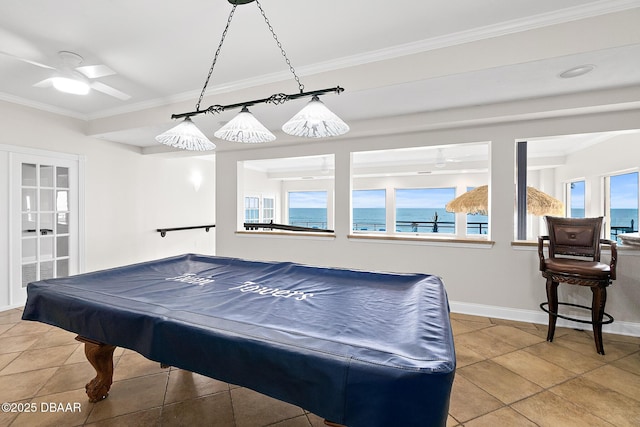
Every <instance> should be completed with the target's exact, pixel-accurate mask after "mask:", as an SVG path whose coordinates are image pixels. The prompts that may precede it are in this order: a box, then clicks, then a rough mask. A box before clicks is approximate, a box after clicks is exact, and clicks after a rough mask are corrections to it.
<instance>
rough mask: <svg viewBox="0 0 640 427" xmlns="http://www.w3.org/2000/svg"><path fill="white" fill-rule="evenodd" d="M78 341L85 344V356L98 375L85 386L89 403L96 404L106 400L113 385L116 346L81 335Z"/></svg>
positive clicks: (77, 338)
mask: <svg viewBox="0 0 640 427" xmlns="http://www.w3.org/2000/svg"><path fill="white" fill-rule="evenodd" d="M76 340H78V341H80V342H82V343H84V354H85V356H87V360H88V361H89V363H91V366H93V368H94V369H95V370H96V374H97V375H96V377H95V378H94V379H92V380H91V381H89V383H87V385H85V386H84V388H85V390H86V391H87V396H89V402H92V403H95V402H99V401H101V400H103V399H106V397H107V396H108V395H109V389H110V388H111V384H112V383H113V351H114V350H115V349H116V346H114V345H109V344H103V343H101V342H98V341H94V340H90V339H88V338H84V337H81V336H79V335H78V336H77V337H76Z"/></svg>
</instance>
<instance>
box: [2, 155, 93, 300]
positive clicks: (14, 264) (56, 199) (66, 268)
mask: <svg viewBox="0 0 640 427" xmlns="http://www.w3.org/2000/svg"><path fill="white" fill-rule="evenodd" d="M10 164H11V181H10V182H11V184H10V188H11V190H10V191H11V195H10V197H11V208H10V236H11V237H10V239H11V242H10V248H11V250H10V268H11V275H10V277H11V292H10V300H11V304H12V305H18V304H22V303H24V301H26V286H27V284H28V283H30V282H33V281H37V280H45V279H51V278H55V277H64V276H68V275H70V274H76V273H78V272H79V220H80V211H79V200H78V199H79V191H78V183H79V179H78V169H79V161H78V160H74V159H67V158H58V157H48V156H39V155H30V154H16V153H12V156H11V160H10Z"/></svg>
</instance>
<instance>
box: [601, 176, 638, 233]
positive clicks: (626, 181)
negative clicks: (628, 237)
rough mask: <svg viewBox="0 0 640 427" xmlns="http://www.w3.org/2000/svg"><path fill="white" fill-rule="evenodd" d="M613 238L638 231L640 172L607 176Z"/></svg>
mask: <svg viewBox="0 0 640 427" xmlns="http://www.w3.org/2000/svg"><path fill="white" fill-rule="evenodd" d="M607 178H608V179H606V180H605V181H608V184H609V185H608V187H609V188H608V189H609V192H608V193H609V197H608V199H609V200H608V204H607V206H608V207H609V209H608V211H609V212H608V213H609V218H608V220H609V224H611V225H610V230H611V239H612V240H616V239H617V236H618V234H622V233H631V232H634V231H638V172H633V173H626V174H621V175H611V176H609V177H607Z"/></svg>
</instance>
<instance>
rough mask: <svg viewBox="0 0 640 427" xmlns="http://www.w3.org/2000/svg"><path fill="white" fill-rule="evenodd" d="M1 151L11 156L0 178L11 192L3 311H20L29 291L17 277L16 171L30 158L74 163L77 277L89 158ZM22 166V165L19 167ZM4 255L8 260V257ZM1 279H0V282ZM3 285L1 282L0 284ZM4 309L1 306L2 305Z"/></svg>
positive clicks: (14, 148) (11, 148)
mask: <svg viewBox="0 0 640 427" xmlns="http://www.w3.org/2000/svg"><path fill="white" fill-rule="evenodd" d="M0 151H5V152H7V153H8V156H7V166H8V167H7V175H6V176H5V177H0V182H1V181H2V180H3V179H5V178H6V180H7V184H8V185H7V189H8V193H7V196H8V200H7V202H8V203H6V205H5V206H6V209H7V212H6V213H5V214H6V217H7V219H8V229H7V233H8V236H7V237H8V239H7V246H6V248H5V249H0V254H2V253H3V252H5V253H6V255H8V267H9V268H8V269H7V270H8V271H7V277H6V279H7V282H6V283H7V286H8V289H7V291H8V306H7V307H1V306H0V310H2V309H3V308H11V307H21V306H23V305H24V303H25V301H26V289H24V288H22V283H21V281H20V280H18V279H20V277H19V275H18V277H16V265H19V264H20V263H21V250H19V249H20V248H21V243H20V241H19V240H18V241H16V235H17V234H16V232H15V229H16V227H18V228H20V227H21V224H20V223H17V224H16V219H15V218H16V215H15V213H14V212H13V211H14V209H16V208H18V209H19V207H20V206H21V203H20V202H21V201H20V198H18V200H15V197H14V194H15V193H16V191H15V190H14V188H15V187H16V186H17V187H18V188H20V187H21V185H22V183H21V182H16V178H15V177H16V171H15V169H16V167H18V166H20V165H21V164H22V162H24V161H25V160H26V161H27V162H28V161H29V160H27V159H28V158H29V157H31V158H32V159H34V158H38V162H40V163H42V162H43V161H44V163H46V162H47V161H49V162H51V163H52V164H55V163H56V161H58V162H59V161H61V160H62V161H66V162H71V163H72V164H73V167H75V169H76V170H77V183H76V188H77V200H78V202H77V214H76V215H77V246H78V249H77V260H76V263H75V265H76V266H77V271H76V272H75V273H82V272H84V271H85V162H86V157H85V156H82V155H76V154H68V153H60V152H55V151H48V150H41V149H34V148H27V147H19V146H11V145H3V144H0ZM18 163H20V165H18ZM16 203H17V205H16ZM6 255H5V256H6ZM0 279H1V278H0ZM0 283H1V282H0ZM0 305H1V304H0Z"/></svg>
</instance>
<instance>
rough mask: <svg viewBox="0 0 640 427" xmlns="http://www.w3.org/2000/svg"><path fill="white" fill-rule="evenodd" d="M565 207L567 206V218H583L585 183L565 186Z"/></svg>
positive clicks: (580, 182)
mask: <svg viewBox="0 0 640 427" xmlns="http://www.w3.org/2000/svg"><path fill="white" fill-rule="evenodd" d="M567 195H568V197H569V199H568V200H567V206H569V212H567V213H568V216H569V217H571V218H584V212H585V204H584V203H585V183H584V181H574V182H570V183H568V184H567Z"/></svg>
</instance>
